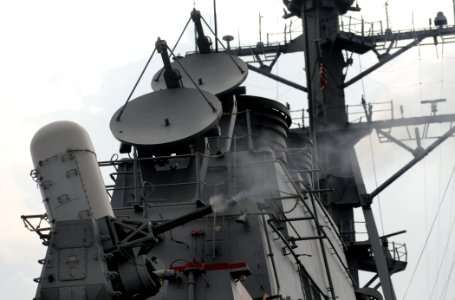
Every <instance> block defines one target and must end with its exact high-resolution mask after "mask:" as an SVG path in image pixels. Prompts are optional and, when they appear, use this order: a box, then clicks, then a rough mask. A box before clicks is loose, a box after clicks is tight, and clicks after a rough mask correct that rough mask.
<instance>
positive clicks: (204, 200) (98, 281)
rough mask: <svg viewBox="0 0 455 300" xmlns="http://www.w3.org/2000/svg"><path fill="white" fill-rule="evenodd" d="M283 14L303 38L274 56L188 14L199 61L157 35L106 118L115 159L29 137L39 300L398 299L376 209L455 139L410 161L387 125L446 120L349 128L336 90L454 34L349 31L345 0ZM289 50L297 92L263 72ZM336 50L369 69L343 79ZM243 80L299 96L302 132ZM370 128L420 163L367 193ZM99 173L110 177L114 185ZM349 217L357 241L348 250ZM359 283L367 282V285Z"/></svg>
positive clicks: (343, 63) (439, 29) (59, 139)
mask: <svg viewBox="0 0 455 300" xmlns="http://www.w3.org/2000/svg"><path fill="white" fill-rule="evenodd" d="M283 2H284V5H285V9H286V14H285V17H287V18H290V17H298V18H300V19H301V20H302V24H303V28H304V31H303V33H302V34H301V35H300V36H298V37H296V38H294V39H291V40H289V41H287V42H285V43H283V44H268V43H262V42H261V43H259V44H258V45H255V46H251V47H238V48H233V47H231V46H230V44H229V42H230V41H231V40H232V37H230V36H226V37H225V38H224V41H225V42H227V44H226V45H224V44H223V42H222V41H220V40H219V38H218V36H217V34H216V29H215V30H214V31H213V30H212V29H211V28H210V27H209V26H208V25H207V23H206V22H205V20H204V18H203V17H202V16H201V14H200V13H199V12H198V11H197V10H193V11H192V12H191V18H190V21H191V20H192V21H193V23H194V25H195V32H196V44H197V51H196V52H194V53H188V54H187V55H186V56H184V57H180V56H176V55H175V54H174V49H175V47H174V48H173V49H171V48H170V47H169V46H168V45H167V43H166V41H165V40H162V39H160V38H158V40H157V41H156V47H155V50H154V51H153V53H152V55H151V57H150V59H149V61H148V63H149V62H150V60H151V59H152V58H153V56H154V55H155V54H156V55H158V54H159V55H160V56H161V59H162V62H163V68H162V69H160V70H158V71H157V72H156V74H155V75H154V76H153V78H152V80H151V84H152V89H153V92H150V93H147V94H145V95H142V96H140V97H138V98H135V99H133V100H130V97H131V95H132V94H133V92H134V89H133V92H132V93H131V94H130V97H129V98H128V99H127V101H126V103H125V104H124V105H123V106H121V107H120V108H119V109H118V110H117V111H116V112H115V114H114V115H113V117H112V119H111V123H110V128H111V131H112V134H113V135H114V137H115V138H116V139H118V140H119V142H120V151H119V152H120V156H119V157H113V158H112V159H111V160H109V161H101V162H97V161H96V156H95V150H94V149H93V146H92V144H91V141H90V138H89V137H88V134H87V132H86V131H85V130H84V129H83V128H82V127H80V126H79V125H77V124H75V123H72V122H69V121H59V122H55V123H51V124H49V125H47V126H45V127H43V128H42V129H40V130H39V131H38V133H37V134H36V135H35V137H34V138H33V140H32V145H31V152H32V158H33V163H34V168H35V169H34V170H33V172H32V174H33V177H34V178H35V180H36V181H37V183H38V185H39V187H40V190H41V194H42V197H43V200H44V204H45V207H46V214H45V215H43V216H28V217H27V216H24V217H23V219H24V222H25V223H26V224H27V225H28V226H29V227H30V228H31V229H33V230H35V231H36V232H37V233H38V234H39V236H40V238H41V239H42V240H43V241H44V243H45V244H46V245H47V246H48V251H47V254H46V257H45V258H44V259H43V260H40V262H41V263H42V264H43V270H42V274H41V276H40V277H39V278H37V280H36V281H37V282H38V289H37V293H36V297H35V299H37V300H47V299H62V300H63V299H65V300H66V299H71V300H83V299H84V300H92V299H101V300H104V299H220V300H221V299H226V300H229V299H291V300H294V299H295V300H297V299H356V300H362V299H373V300H374V299H376V300H380V299H387V300H389V299H391V300H392V299H396V295H395V292H394V289H393V284H392V281H391V275H392V274H394V273H396V272H399V271H402V270H404V269H405V267H406V260H405V257H406V248H405V246H404V245H399V244H396V243H391V242H390V241H389V240H390V238H391V237H392V236H394V235H395V233H392V234H388V235H385V236H379V233H378V230H377V227H376V224H375V219H374V215H373V212H372V209H371V204H372V202H373V199H374V198H375V197H376V196H377V195H378V194H379V193H380V192H381V191H382V190H384V189H385V188H387V186H389V185H390V184H391V183H393V182H394V181H395V180H396V179H397V178H398V177H400V176H401V175H402V174H403V173H404V172H406V170H408V169H409V168H411V167H412V166H413V165H415V164H416V163H417V162H419V161H420V160H421V159H422V158H423V157H425V156H426V155H427V154H428V153H429V152H430V151H432V150H433V149H434V148H436V147H437V146H438V145H439V144H441V143H442V142H443V141H444V140H445V139H447V138H448V137H450V136H452V135H453V133H454V132H455V127H451V128H450V129H449V130H448V131H447V132H446V133H445V134H443V135H442V136H441V137H439V138H438V139H436V140H435V141H434V142H433V143H432V144H431V145H430V146H429V147H427V148H423V147H422V146H421V145H420V143H418V147H417V148H416V149H412V148H409V146H407V145H405V144H404V143H403V142H401V141H400V140H398V139H397V138H395V137H394V136H392V135H391V134H390V131H388V129H390V128H392V127H396V126H405V125H414V124H421V123H422V122H425V123H440V122H451V121H453V120H455V116H454V115H434V116H432V117H431V118H425V119H419V118H410V119H406V118H401V119H392V120H387V121H374V120H373V118H372V108H371V106H368V105H367V104H366V103H362V105H363V108H364V113H365V122H361V123H355V124H352V123H349V120H348V116H347V113H346V109H345V99H344V88H346V87H347V86H349V85H350V84H352V83H353V82H355V81H357V80H359V79H360V78H362V77H363V76H366V75H367V74H369V73H370V72H372V71H374V70H375V69H377V68H379V67H380V66H382V65H383V64H385V63H387V62H388V61H390V60H391V59H393V58H394V57H397V56H399V55H400V54H402V53H404V52H405V51H406V50H408V49H410V48H412V47H413V46H415V45H418V44H419V43H420V42H421V41H423V40H424V39H425V38H434V39H436V38H438V37H445V36H451V35H454V33H455V28H454V27H453V26H447V20H446V19H445V17H444V15H443V14H442V13H441V14H438V16H437V17H436V19H435V20H434V22H435V26H436V27H435V28H432V29H428V30H424V31H420V32H413V33H412V34H411V33H406V32H400V33H394V32H392V31H390V30H386V31H384V32H379V33H377V34H374V35H369V34H367V33H365V32H362V31H361V32H359V33H355V32H347V31H343V26H340V22H339V17H340V15H343V14H345V13H346V12H347V11H348V10H354V11H355V10H358V9H359V7H358V6H355V5H354V1H350V0H346V1H341V0H337V1H335V0H324V1H311V0H304V1H302V0H300V1H298V0H293V1H288V0H286V1H283ZM190 21H189V22H190ZM187 25H188V24H187ZM204 25H206V26H204ZM207 28H208V29H209V31H212V32H211V33H212V34H213V36H212V38H209V37H208V36H207V35H206V34H207ZM204 29H205V31H204ZM402 40H411V42H410V43H409V44H407V45H404V46H398V43H397V41H402ZM387 43H389V44H387ZM379 45H382V47H383V49H382V50H381V49H379ZM384 45H387V47H385V46H384ZM396 48H398V50H396V51H394V52H393V53H392V51H391V50H393V49H396ZM300 51H303V52H304V53H305V69H306V70H307V72H306V74H307V85H306V86H301V85H299V84H296V83H293V82H290V81H288V80H286V79H283V78H281V77H279V76H276V75H273V74H272V73H271V69H272V68H273V65H274V63H275V62H276V60H277V59H278V58H279V56H280V55H281V54H286V53H293V52H300ZM343 51H349V52H352V53H358V54H364V53H366V52H368V51H374V52H376V53H377V55H378V59H379V60H378V63H377V64H376V65H374V66H373V67H371V68H370V69H367V70H365V71H364V72H362V73H361V74H360V75H359V76H356V77H354V78H352V79H350V80H349V81H346V80H345V73H344V70H345V68H346V67H347V66H348V65H349V64H350V63H352V61H350V60H349V59H348V58H346V57H345V56H344V55H343ZM240 57H253V58H254V63H248V64H247V63H245V62H244V61H243V60H242V59H240ZM148 63H147V65H146V67H147V66H148ZM258 64H259V67H258V66H257V65H258ZM144 70H145V69H144ZM309 70H312V71H311V72H310V71H309ZM251 71H254V72H258V73H260V74H262V75H264V76H268V77H271V78H273V79H274V80H277V81H278V82H281V83H284V84H288V85H290V86H291V87H293V88H296V89H299V90H302V91H304V92H305V93H306V94H307V96H308V115H309V118H308V121H307V123H308V124H307V125H306V126H304V123H303V122H302V124H301V126H299V127H291V124H292V122H293V120H292V116H291V112H290V110H289V107H287V106H286V105H283V104H281V103H280V102H278V101H275V100H271V99H266V98H263V97H259V96H253V95H249V94H248V91H247V89H246V88H245V87H244V86H242V83H243V82H244V81H245V79H246V78H247V76H248V72H251ZM142 74H144V72H142ZM142 74H141V76H140V78H139V79H141V77H142ZM432 105H436V103H432ZM373 129H375V130H377V131H378V132H379V133H380V134H381V135H382V136H383V137H385V138H387V139H388V140H390V141H393V142H395V143H397V144H398V145H400V146H403V147H407V149H408V150H409V151H411V152H412V153H413V155H414V156H415V158H414V159H413V160H412V161H411V162H409V163H408V164H406V165H405V166H404V167H403V168H402V169H400V170H399V171H398V172H397V173H396V174H395V175H393V176H392V177H391V178H390V179H388V180H387V181H386V182H384V183H383V184H381V185H380V186H379V187H378V188H377V189H376V190H374V191H373V192H371V193H367V191H366V189H365V185H364V182H363V179H362V175H361V172H360V167H359V163H358V160H357V157H356V153H355V151H354V146H355V144H356V143H357V142H358V141H359V140H360V139H361V138H363V137H365V136H366V135H368V134H370V132H371V131H372V130H373ZM416 137H420V135H419V134H417V135H416ZM98 166H100V167H111V168H113V171H112V173H111V174H110V176H111V178H112V180H113V182H114V184H113V185H108V186H105V185H104V183H103V180H102V176H101V173H100V170H99V168H98ZM106 189H107V190H108V192H109V194H107V193H106ZM354 208H361V210H362V212H363V215H364V218H365V222H366V228H367V231H368V239H367V240H362V241H358V240H356V235H355V228H354ZM34 220H38V221H39V222H41V221H44V220H46V221H47V222H48V223H49V225H50V228H43V227H40V226H38V225H34V223H33V221H34ZM360 271H367V272H370V273H372V274H373V276H372V278H371V280H370V281H369V282H368V283H367V284H366V285H364V286H360V284H359V272H360ZM375 282H376V283H375Z"/></svg>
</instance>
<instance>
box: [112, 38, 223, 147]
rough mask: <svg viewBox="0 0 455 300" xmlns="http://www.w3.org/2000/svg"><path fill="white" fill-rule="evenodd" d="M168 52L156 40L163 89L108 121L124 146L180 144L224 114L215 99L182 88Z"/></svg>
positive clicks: (207, 127) (196, 90) (129, 105)
mask: <svg viewBox="0 0 455 300" xmlns="http://www.w3.org/2000/svg"><path fill="white" fill-rule="evenodd" d="M168 49H169V48H168V47H167V44H166V41H164V40H161V39H158V40H157V42H156V50H157V52H159V53H160V54H161V57H162V59H163V64H164V71H163V78H164V84H165V86H166V89H163V90H160V91H156V92H152V93H148V94H145V95H143V96H140V97H138V98H136V99H134V100H132V101H130V102H129V103H128V105H127V106H124V107H122V108H120V109H119V110H118V111H117V112H116V113H115V114H114V116H113V117H112V119H111V122H110V128H111V131H112V134H113V135H114V136H115V138H117V139H118V140H119V141H121V142H122V143H123V144H124V145H133V146H152V147H161V146H169V145H171V144H175V143H182V142H185V141H187V140H191V139H193V138H195V137H198V136H200V135H202V134H203V133H205V132H206V131H208V130H210V129H211V128H213V127H214V126H216V124H217V122H218V120H219V118H220V117H221V114H222V111H223V110H222V107H221V103H220V101H219V100H218V98H217V97H216V96H214V95H213V94H211V93H209V92H207V91H203V90H201V89H199V88H198V87H197V85H196V89H194V88H183V87H182V83H181V81H182V80H181V79H182V76H181V75H180V72H179V71H178V70H175V69H174V68H173V67H172V65H171V62H170V59H169V56H168V53H167V50H168ZM183 71H184V72H186V70H184V69H183ZM194 84H195V83H194ZM119 114H122V117H121V118H118V115H119Z"/></svg>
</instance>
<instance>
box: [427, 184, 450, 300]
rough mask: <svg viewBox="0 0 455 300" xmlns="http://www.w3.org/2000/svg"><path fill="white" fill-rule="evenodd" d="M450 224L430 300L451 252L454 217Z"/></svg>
mask: <svg viewBox="0 0 455 300" xmlns="http://www.w3.org/2000/svg"><path fill="white" fill-rule="evenodd" d="M453 187H455V184H454V185H453ZM452 196H453V188H452ZM452 198H453V197H452ZM450 211H452V210H450ZM450 224H451V225H450V231H449V234H448V239H447V242H446V245H445V247H444V253H443V255H442V259H441V263H440V264H439V269H438V273H437V274H436V279H435V280H434V285H433V289H432V290H431V295H430V300H431V299H433V294H434V292H435V289H436V285H437V283H438V279H439V275H440V274H441V270H442V267H443V266H444V260H445V257H446V255H447V250H449V245H450V240H451V238H452V234H453V230H454V228H455V216H453V218H452V221H451V222H450Z"/></svg>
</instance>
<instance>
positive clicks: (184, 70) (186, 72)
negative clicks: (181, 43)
mask: <svg viewBox="0 0 455 300" xmlns="http://www.w3.org/2000/svg"><path fill="white" fill-rule="evenodd" d="M167 49H168V50H169V51H170V52H171V54H172V56H173V57H174V58H175V62H176V63H177V64H178V65H179V66H180V68H182V70H183V72H185V74H186V76H188V79H189V80H191V83H193V85H194V86H195V87H196V89H197V90H198V92H199V93H200V94H201V95H202V97H203V98H204V100H205V102H207V104H208V105H209V106H210V108H211V109H212V111H213V112H217V109H216V107H215V106H213V104H212V103H211V102H210V101H209V99H207V97H206V96H205V94H204V93H203V92H202V90H201V89H200V88H199V86H198V85H197V83H196V82H195V81H194V80H193V78H192V77H191V76H190V74H189V73H188V71H187V70H186V69H185V67H184V66H183V65H182V63H181V62H180V60H178V59H176V57H175V54H174V51H172V49H171V48H169V46H167Z"/></svg>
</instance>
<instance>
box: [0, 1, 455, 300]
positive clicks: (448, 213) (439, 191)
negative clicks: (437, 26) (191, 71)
mask: <svg viewBox="0 0 455 300" xmlns="http://www.w3.org/2000/svg"><path fill="white" fill-rule="evenodd" d="M157 2H159V3H160V4H156V3H157ZM358 2H359V5H360V6H361V7H362V12H361V13H356V14H353V15H354V16H356V17H357V18H361V17H364V18H365V20H367V21H379V20H383V24H385V9H384V2H385V1H366V0H359V1H358ZM195 3H196V6H197V8H198V9H200V10H201V11H202V13H203V15H204V16H205V18H206V20H207V21H208V22H209V23H211V24H212V23H213V17H212V8H211V4H212V0H205V1H201V0H198V1H195ZM389 4H390V5H389V16H390V24H391V28H392V30H399V29H410V28H412V27H413V23H414V27H415V28H421V27H425V26H428V19H429V18H431V19H433V18H434V17H435V16H436V13H437V12H438V11H444V12H445V14H446V16H447V18H448V20H449V24H453V19H454V16H453V7H452V1H451V0H434V1H431V2H430V3H429V2H427V1H425V2H424V1H410V0H389ZM192 8H193V1H192V0H179V1H176V0H169V1H150V0H147V1H145V0H144V1H140V0H135V1H116V0H114V1H113V0H110V1H101V0H98V1H88V0H80V1H66V0H55V1H49V0H43V1H34V0H15V1H6V0H0V28H1V29H0V37H1V42H2V43H1V45H0V104H1V106H2V109H1V110H0V113H1V118H0V128H2V129H3V130H2V134H3V138H2V139H0V151H1V155H2V156H1V157H2V159H1V160H0V195H1V198H2V201H3V209H2V210H1V211H0V226H1V227H0V228H1V229H0V282H1V283H0V295H2V296H1V297H2V299H31V298H32V297H33V295H34V293H35V289H36V284H35V283H34V282H33V281H32V278H34V277H38V276H39V274H40V271H41V270H40V269H41V268H40V266H39V265H38V264H37V263H36V261H37V260H38V259H41V258H43V257H44V253H45V247H43V246H42V245H41V244H40V241H39V239H38V237H37V236H36V235H35V234H34V233H30V232H27V231H26V230H25V228H23V226H22V223H21V220H20V215H22V214H36V213H43V212H44V207H43V205H42V200H41V196H40V193H39V190H38V189H37V187H36V185H35V183H34V182H33V181H32V180H31V179H30V177H29V176H28V174H29V172H30V170H31V169H32V168H33V166H32V163H31V159H30V154H29V143H30V140H31V138H32V136H33V134H34V133H35V132H36V131H37V130H38V129H39V128H40V127H42V126H44V125H45V124H47V123H49V122H52V121H56V120H62V119H67V120H72V121H75V122H78V123H80V124H81V125H82V126H84V127H85V128H86V129H87V130H88V131H89V133H90V135H91V137H92V141H93V143H94V146H95V149H96V150H97V153H98V158H99V160H107V159H109V158H110V157H111V155H112V154H113V153H114V152H117V150H118V142H117V141H115V139H114V138H113V137H112V136H111V133H110V130H109V120H110V118H111V116H112V114H113V113H114V112H115V111H116V110H117V109H118V108H119V107H120V106H121V105H122V104H123V102H124V101H125V99H126V97H127V96H128V94H129V92H130V90H131V88H132V86H133V84H134V83H135V81H136V79H137V76H138V75H139V73H140V71H141V69H142V67H143V65H144V63H145V62H146V60H147V58H148V56H149V55H150V53H151V51H152V50H153V47H154V43H155V40H156V38H157V37H158V36H159V37H161V38H162V39H166V40H167V41H168V43H169V44H170V45H173V44H174V42H175V41H176V39H177V37H178V36H179V34H180V32H181V31H182V29H183V26H184V25H185V24H186V22H187V20H188V18H189V13H190V11H191V9H192ZM282 8H283V6H282V3H281V1H279V0H248V1H239V0H229V1H227V0H218V17H219V32H220V36H223V35H225V34H231V35H233V36H234V37H235V40H234V42H233V44H234V45H237V43H239V39H240V42H241V44H242V45H250V44H255V43H256V42H257V41H258V39H259V38H258V31H259V30H258V16H259V14H260V15H262V16H263V17H262V24H263V27H262V32H263V37H262V38H263V40H265V39H266V33H267V32H268V33H278V32H281V31H282V30H283V28H284V24H285V21H283V20H282V19H281V15H282ZM298 24H299V20H297V19H294V20H293V28H294V27H295V28H297V27H298ZM279 37H280V36H279V35H270V38H271V39H273V38H276V39H279ZM427 42H428V41H427ZM430 42H431V40H430ZM180 44H181V46H180V47H179V48H178V49H177V52H180V53H182V54H184V53H185V52H186V51H191V50H193V49H194V43H193V40H192V27H191V29H190V30H188V32H187V33H186V34H185V35H184V36H183V38H182V41H181V43H180ZM353 58H354V65H353V66H352V68H351V69H350V70H349V74H350V75H349V76H352V75H355V74H357V73H358V72H359V71H360V70H364V69H365V68H366V67H368V66H369V65H372V64H373V63H374V62H375V61H376V59H375V57H374V55H365V56H364V57H362V58H359V57H358V56H357V55H354V57H353ZM302 60H303V56H302V55H301V54H294V55H288V56H284V57H283V58H282V59H280V61H279V62H278V63H277V65H276V66H275V68H274V72H275V73H277V74H279V75H281V76H284V77H286V78H288V79H291V80H294V81H297V82H299V83H302V84H304V80H305V79H304V78H305V77H304V73H303V62H302ZM159 65H160V63H159V61H157V60H154V62H153V64H152V66H151V70H150V71H149V72H147V73H146V76H145V79H144V80H143V81H142V82H141V84H140V86H139V89H138V91H137V92H136V94H135V95H136V96H139V95H141V94H143V93H146V92H149V91H150V78H151V76H152V74H153V73H154V72H155V71H156V70H157V68H158V67H159ZM296 66H297V67H296ZM349 76H348V77H349ZM246 85H247V89H248V93H250V94H255V95H262V96H266V97H269V98H272V99H277V100H279V101H282V102H283V103H284V102H289V103H290V104H291V106H292V108H294V109H300V108H302V107H306V104H305V95H304V94H302V93H299V92H297V91H294V90H293V89H291V88H289V87H286V86H282V85H278V84H275V83H273V82H272V81H270V80H268V79H263V78H260V77H259V76H256V75H253V74H250V76H249V79H248V80H247V82H246ZM362 94H365V97H366V99H367V101H371V102H378V101H390V100H393V101H394V108H395V116H397V117H398V116H399V105H403V106H404V112H405V116H415V115H427V114H429V112H430V109H429V107H427V106H422V105H420V101H421V100H427V99H438V98H447V103H443V104H441V105H440V106H439V107H440V113H455V104H454V103H455V97H454V96H455V44H454V45H451V44H445V45H441V44H439V45H438V46H435V45H430V46H426V47H420V48H414V49H413V50H410V51H409V52H408V53H407V54H405V55H403V57H400V58H398V59H396V60H395V61H393V62H391V63H389V64H388V65H386V66H384V67H383V68H381V69H380V70H378V71H377V72H376V73H374V74H372V75H370V76H369V77H368V78H366V79H365V80H364V81H363V84H362V82H359V83H357V84H355V85H353V86H352V87H350V88H349V89H347V90H346V97H347V102H348V103H349V104H358V103H359V102H360V98H361V95H362ZM383 117H384V116H383ZM446 129H447V128H446V127H444V126H442V125H436V126H433V127H432V129H431V130H432V131H431V133H433V134H441V133H443V132H444V130H446ZM411 130H413V129H411ZM396 134H397V135H402V134H404V132H399V131H396ZM428 143H429V142H426V145H428ZM371 144H372V145H373V149H374V150H373V154H372V153H371V147H370V138H366V139H364V140H362V141H361V142H360V144H359V145H358V147H357V149H358V152H359V154H361V155H362V156H361V158H360V161H361V163H362V170H363V172H364V176H365V180H366V183H367V186H368V187H369V189H370V190H371V189H373V188H374V186H375V184H376V183H375V176H374V175H375V174H376V181H377V183H379V184H380V183H381V182H383V181H384V180H385V179H387V178H388V176H390V175H391V174H393V172H394V171H396V170H397V169H398V168H399V167H400V166H402V165H404V164H405V163H406V162H407V161H409V160H410V159H412V157H411V155H409V154H408V153H406V151H405V150H402V149H400V148H399V147H398V146H396V145H392V144H379V143H378V141H377V138H376V136H375V135H372V137H371ZM454 150H455V144H454V141H453V140H452V141H447V142H446V143H444V144H443V145H442V146H441V147H439V148H438V149H436V150H435V151H434V153H432V154H431V155H429V156H428V158H426V159H425V161H424V162H422V163H420V164H419V165H417V166H415V167H414V168H413V169H412V170H411V171H410V172H409V173H408V174H406V175H405V176H403V178H402V179H400V180H398V181H397V182H396V183H394V184H393V185H392V186H391V187H390V188H389V189H387V190H386V191H385V192H384V193H383V194H381V195H380V199H379V201H380V203H381V207H380V208H381V212H382V219H383V221H384V222H383V224H382V225H381V217H380V215H379V206H378V201H376V204H375V212H376V215H377V222H378V226H379V227H380V228H379V230H380V232H381V233H382V228H383V229H384V233H385V234H387V233H391V232H395V231H398V230H402V229H406V230H408V232H407V233H406V234H404V235H401V236H397V237H395V240H396V241H397V242H406V243H407V245H408V252H409V256H408V259H409V265H408V269H407V270H406V271H405V272H403V273H401V274H398V275H395V276H394V277H393V278H394V282H395V287H396V290H397V295H398V298H399V299H402V298H403V295H404V293H405V290H406V288H407V286H408V282H409V281H410V278H411V275H412V273H413V270H414V267H415V264H416V262H417V258H418V256H419V254H420V251H421V249H422V246H423V243H424V241H425V237H426V233H427V232H428V231H429V229H430V227H431V224H432V221H433V218H434V216H435V214H436V212H437V209H438V206H439V203H441V201H443V202H442V209H441V212H440V217H439V218H438V221H437V222H436V225H435V228H434V232H433V234H432V235H431V237H430V240H429V241H430V243H429V246H428V251H427V252H425V253H424V255H423V258H422V262H421V263H420V265H419V268H418V269H417V271H416V275H415V278H414V280H413V281H412V283H411V285H410V289H409V292H408V294H407V297H406V299H430V297H431V296H433V298H432V299H454V297H455V288H454V287H455V274H453V273H455V271H452V277H451V278H450V280H448V276H449V274H451V273H450V272H451V267H452V268H453V264H454V262H455V236H454V235H455V234H454V233H453V232H452V231H450V228H453V227H451V226H452V224H453V221H454V220H455V219H454V216H455V207H454V204H453V202H454V187H455V184H454V180H452V181H451V183H448V181H449V178H450V172H451V171H452V169H453V167H454V165H455V156H454V155H453V153H454ZM373 161H374V166H375V168H373ZM446 187H448V188H447V191H448V192H447V194H446V195H445V198H443V196H444V191H445V189H446ZM450 234H451V235H450ZM446 244H448V245H449V246H448V248H447V250H446ZM441 262H442V269H441V271H440V275H439V277H438V280H436V278H437V276H438V275H437V274H438V270H439V266H440V264H441ZM452 270H453V269H452ZM435 282H436V288H435V289H434V291H433V286H434V284H435ZM446 284H447V285H448V286H450V285H451V286H452V287H451V288H449V289H448V290H447V292H446V293H445V297H442V295H444V286H445V285H446Z"/></svg>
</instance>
